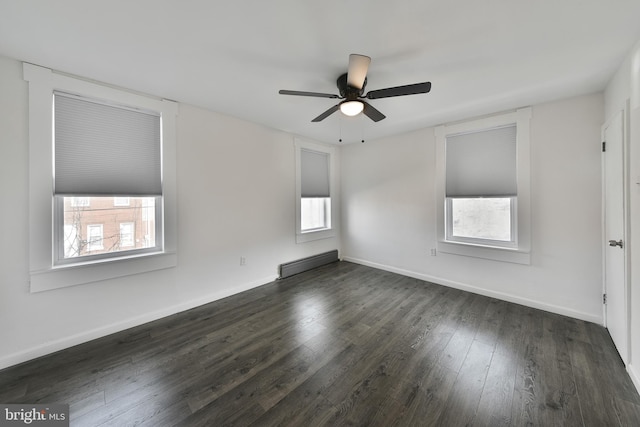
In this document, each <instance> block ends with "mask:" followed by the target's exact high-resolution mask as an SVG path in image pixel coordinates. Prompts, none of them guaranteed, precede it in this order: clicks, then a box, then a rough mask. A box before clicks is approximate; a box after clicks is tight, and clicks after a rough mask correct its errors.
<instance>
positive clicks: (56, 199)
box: [23, 64, 177, 292]
mask: <svg viewBox="0 0 640 427" xmlns="http://www.w3.org/2000/svg"><path fill="white" fill-rule="evenodd" d="M23 69H24V79H25V80H27V81H28V82H29V145H30V153H32V155H31V156H30V159H29V162H30V168H29V170H30V172H29V174H30V176H29V178H30V179H29V190H30V196H29V212H30V220H29V226H30V245H29V246H30V252H31V254H30V267H29V268H30V273H31V291H32V292H38V291H43V290H49V289H56V288H60V287H65V286H73V285H77V284H83V283H89V282H94V281H99V280H105V279H109V278H114V277H120V276H127V275H130V274H137V273H142V272H146V271H152V270H158V269H162V268H170V267H173V266H175V265H176V262H177V257H176V204H175V202H176V182H175V116H176V113H177V108H176V107H177V106H176V103H174V102H172V101H164V100H159V99H156V98H152V97H147V96H142V95H139V94H134V93H132V92H129V91H126V90H121V89H116V88H113V87H107V86H103V85H100V84H96V83H94V82H88V81H85V80H82V79H78V78H74V77H71V76H68V75H62V74H59V73H56V72H54V71H52V70H49V69H46V68H43V67H38V66H36V65H31V64H24V66H23ZM52 141H53V144H52V143H51V142H52ZM52 190H53V191H52ZM143 217H144V219H143ZM138 228H139V230H138ZM137 232H139V233H140V235H141V237H140V238H139V239H136V236H135V233H137Z"/></svg>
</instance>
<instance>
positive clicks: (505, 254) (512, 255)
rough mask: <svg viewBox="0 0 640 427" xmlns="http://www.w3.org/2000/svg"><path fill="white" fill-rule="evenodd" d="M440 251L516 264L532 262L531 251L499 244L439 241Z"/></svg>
mask: <svg viewBox="0 0 640 427" xmlns="http://www.w3.org/2000/svg"><path fill="white" fill-rule="evenodd" d="M437 248H438V252H443V253H447V254H453V255H462V256H469V257H474V258H482V259H489V260H493V261H501V262H512V263H515V264H525V265H529V264H531V254H530V253H529V251H524V250H521V249H514V248H501V247H497V246H482V245H476V244H471V243H462V242H451V241H439V242H438V245H437Z"/></svg>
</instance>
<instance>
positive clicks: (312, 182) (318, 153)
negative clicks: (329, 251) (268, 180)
mask: <svg viewBox="0 0 640 427" xmlns="http://www.w3.org/2000/svg"><path fill="white" fill-rule="evenodd" d="M332 161H333V149H332V148H330V147H327V146H324V145H320V144H313V143H309V142H305V141H300V140H296V171H297V174H296V175H297V184H296V193H297V196H296V224H297V227H296V228H297V232H296V241H297V242H298V243H302V242H306V241H310V240H317V239H323V238H327V237H333V236H335V232H334V229H333V226H332V218H333V216H334V215H333V209H334V206H333V204H332V203H331V201H332V193H331V189H332V186H333V185H332V182H331V180H332V172H331V171H332Z"/></svg>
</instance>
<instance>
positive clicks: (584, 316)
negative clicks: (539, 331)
mask: <svg viewBox="0 0 640 427" xmlns="http://www.w3.org/2000/svg"><path fill="white" fill-rule="evenodd" d="M342 259H343V260H344V261H349V262H353V263H356V264H362V265H366V266H368V267H373V268H377V269H379V270H384V271H389V272H391V273H397V274H401V275H403V276H407V277H413V278H414V279H419V280H424V281H426V282H431V283H436V284H438V285H443V286H447V287H450V288H455V289H460V290H463V291H467V292H472V293H474V294H479V295H484V296H487V297H492V298H497V299H500V300H503V301H508V302H513V303H515V304H520V305H524V306H527V307H531V308H537V309H540V310H544V311H549V312H551V313H556V314H561V315H563V316H568V317H573V318H575V319H580V320H585V321H587V322H592V323H597V324H599V325H602V324H603V319H602V317H601V316H596V315H593V314H589V313H584V312H581V311H577V310H572V309H570V308H566V307H561V306H557V305H553V304H548V303H545V302H542V301H537V300H532V299H529V298H522V297H519V296H516V295H511V294H507V293H504V292H497V291H492V290H489V289H484V288H479V287H477V286H473V285H468V284H466V283H461V282H455V281H452V280H447V279H443V278H442V277H436V276H431V275H428V274H423V273H417V272H414V271H410V270H404V269H402V268H397V267H392V266H389V265H385V264H378V263H376V262H371V261H366V260H363V259H358V258H352V257H348V256H345V257H342Z"/></svg>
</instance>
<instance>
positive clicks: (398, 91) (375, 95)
mask: <svg viewBox="0 0 640 427" xmlns="http://www.w3.org/2000/svg"><path fill="white" fill-rule="evenodd" d="M430 90H431V82H424V83H415V84H412V85H406V86H396V87H389V88H386V89H378V90H372V91H370V92H369V93H367V95H366V96H365V98H367V99H380V98H391V97H392V96H404V95H416V94H418V93H427V92H429V91H430Z"/></svg>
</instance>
